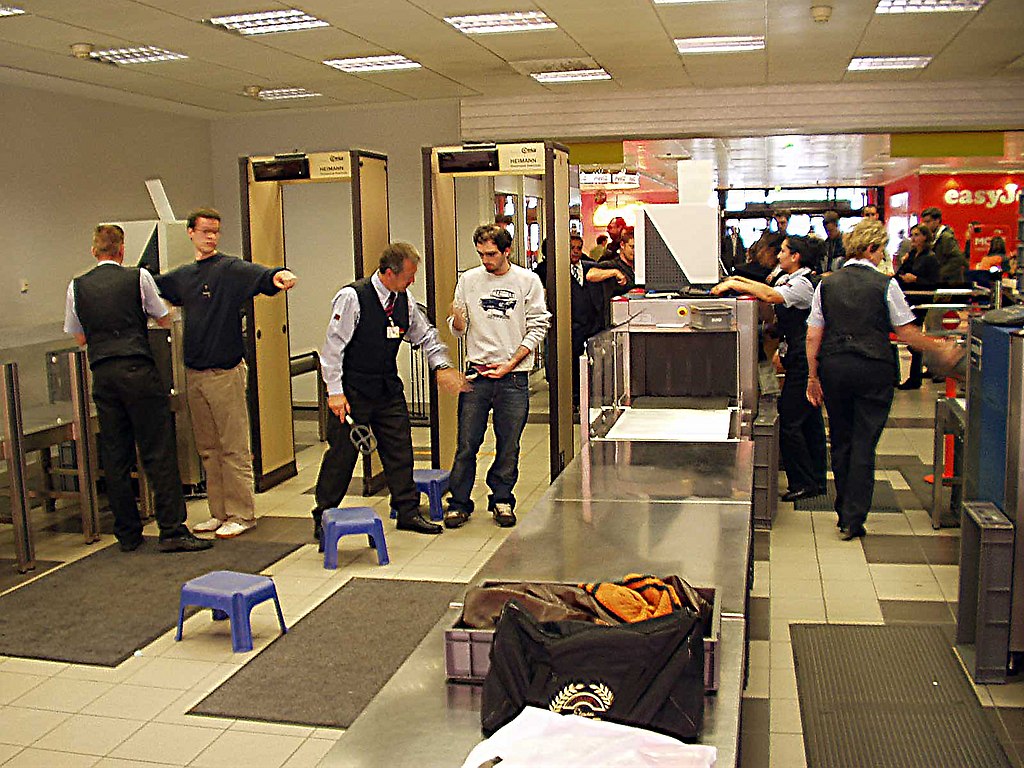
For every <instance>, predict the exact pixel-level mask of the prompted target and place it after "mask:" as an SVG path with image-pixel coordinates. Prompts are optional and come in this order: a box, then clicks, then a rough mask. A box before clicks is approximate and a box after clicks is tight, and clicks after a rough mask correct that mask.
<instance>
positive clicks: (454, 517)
mask: <svg viewBox="0 0 1024 768" xmlns="http://www.w3.org/2000/svg"><path fill="white" fill-rule="evenodd" d="M470 514H471V513H469V512H467V511H466V510H464V509H449V510H448V511H447V512H445V513H444V527H445V528H461V527H462V526H464V525H465V524H466V523H468V522H469V516H470Z"/></svg>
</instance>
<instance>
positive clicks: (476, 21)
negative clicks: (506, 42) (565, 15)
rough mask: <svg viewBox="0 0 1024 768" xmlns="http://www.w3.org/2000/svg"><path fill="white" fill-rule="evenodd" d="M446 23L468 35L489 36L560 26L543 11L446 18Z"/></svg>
mask: <svg viewBox="0 0 1024 768" xmlns="http://www.w3.org/2000/svg"><path fill="white" fill-rule="evenodd" d="M444 20H445V21H447V22H448V23H449V24H451V25H452V26H453V27H455V28H456V29H457V30H459V32H464V33H465V34H467V35H487V34H493V33H495V32H535V31H536V30H538V29H558V25H557V24H555V22H553V21H552V20H551V19H549V18H548V16H547V14H546V13H542V12H541V11H510V12H509V13H484V14H480V15H477V16H446V17H445V19H444Z"/></svg>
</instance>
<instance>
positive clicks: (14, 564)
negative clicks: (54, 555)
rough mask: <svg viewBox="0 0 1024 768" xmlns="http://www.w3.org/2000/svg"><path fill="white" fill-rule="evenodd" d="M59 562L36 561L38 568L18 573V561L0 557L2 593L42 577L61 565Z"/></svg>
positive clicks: (0, 586)
mask: <svg viewBox="0 0 1024 768" xmlns="http://www.w3.org/2000/svg"><path fill="white" fill-rule="evenodd" d="M60 564H61V563H60V561H58V560H36V567H35V568H34V569H33V570H31V571H29V572H28V573H19V572H18V561H17V560H15V559H14V558H10V557H0V592H6V591H7V590H8V589H11V588H12V587H16V586H18V585H19V584H24V583H25V582H26V581H28V580H29V579H34V578H35V577H36V576H41V575H42V574H44V573H46V572H47V571H50V570H53V569H54V568H56V567H57V566H58V565H60Z"/></svg>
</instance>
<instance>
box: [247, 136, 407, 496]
mask: <svg viewBox="0 0 1024 768" xmlns="http://www.w3.org/2000/svg"><path fill="white" fill-rule="evenodd" d="M239 171H240V174H241V185H240V188H241V193H242V256H243V258H245V259H246V261H252V262H254V263H257V264H263V265H264V266H268V267H283V266H286V258H285V241H284V240H285V238H284V199H283V194H282V185H284V184H316V183H331V182H347V183H351V184H352V231H353V245H354V252H355V275H356V278H357V279H358V278H361V277H364V276H365V275H369V274H371V273H372V272H373V270H375V269H376V268H377V266H378V264H379V262H380V255H381V253H382V252H383V251H384V248H385V246H386V245H387V244H388V240H389V239H390V224H389V221H388V159H387V156H386V155H381V154H377V153H374V152H365V151H363V150H336V151H329V152H310V153H308V154H307V153H292V154H286V155H273V156H268V157H242V158H239ZM339 215H342V212H341V211H339ZM323 268H324V272H323V274H322V275H298V277H299V280H300V281H301V280H303V279H305V280H318V279H328V278H327V276H329V275H330V274H331V264H330V263H327V262H325V263H324V265H323ZM326 322H327V317H326V316H325V317H324V323H325V325H326ZM244 327H245V329H246V334H245V335H246V362H247V364H248V366H249V413H250V415H251V430H252V452H253V473H254V475H255V479H256V490H257V491H265V490H267V489H268V488H272V487H274V486H275V485H277V484H278V483H280V482H283V481H284V480H287V479H288V478H290V477H294V476H295V475H296V467H295V430H294V424H293V422H292V384H291V365H290V362H289V343H288V302H287V294H286V293H284V292H282V293H279V294H278V295H276V296H273V297H266V296H264V297H261V298H260V299H259V300H258V301H251V302H249V305H248V306H247V307H246V310H245V325H244ZM250 329H252V331H251V332H250ZM371 462H372V464H371V467H369V468H367V467H365V466H364V476H365V477H366V478H381V477H382V468H381V466H380V459H379V458H377V455H376V454H373V456H372V458H371ZM367 490H368V488H367V481H364V492H366V491H367Z"/></svg>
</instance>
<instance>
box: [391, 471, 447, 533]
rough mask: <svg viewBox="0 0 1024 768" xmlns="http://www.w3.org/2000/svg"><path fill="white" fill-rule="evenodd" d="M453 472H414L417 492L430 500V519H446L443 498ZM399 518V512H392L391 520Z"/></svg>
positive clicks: (413, 476) (436, 520) (435, 520)
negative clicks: (425, 495)
mask: <svg viewBox="0 0 1024 768" xmlns="http://www.w3.org/2000/svg"><path fill="white" fill-rule="evenodd" d="M451 474H452V473H451V472H450V471H449V470H447V469H414V470H413V471H412V479H413V482H414V483H416V490H417V491H419V492H420V493H425V494H427V499H429V500H430V519H431V520H433V521H434V522H438V521H440V520H442V519H444V505H443V504H442V503H441V498H442V497H443V496H444V492H445V491H447V490H448V480H449V478H450V477H451ZM396 517H398V512H396V511H395V510H393V509H392V510H391V519H392V520H394V519H395V518H396Z"/></svg>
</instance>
